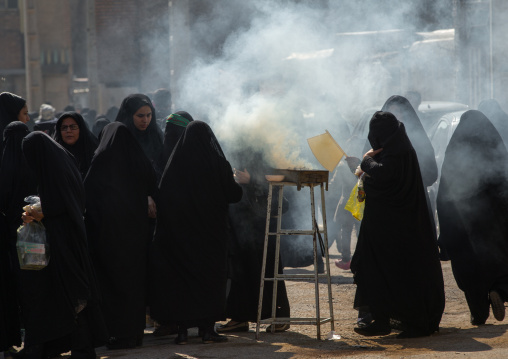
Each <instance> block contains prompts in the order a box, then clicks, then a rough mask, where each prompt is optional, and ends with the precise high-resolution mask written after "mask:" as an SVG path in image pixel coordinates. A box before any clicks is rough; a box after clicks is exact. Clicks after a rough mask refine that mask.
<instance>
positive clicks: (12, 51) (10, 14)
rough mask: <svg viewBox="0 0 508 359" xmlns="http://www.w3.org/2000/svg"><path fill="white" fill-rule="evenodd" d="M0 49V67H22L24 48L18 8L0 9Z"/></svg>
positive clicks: (23, 64) (23, 63)
mask: <svg viewBox="0 0 508 359" xmlns="http://www.w3.org/2000/svg"><path fill="white" fill-rule="evenodd" d="M0 49H2V50H1V53H2V54H1V55H0V69H22V68H24V66H25V62H24V53H25V52H24V51H25V50H24V42H23V34H22V33H21V31H20V18H19V10H0Z"/></svg>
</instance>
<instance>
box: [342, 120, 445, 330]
mask: <svg viewBox="0 0 508 359" xmlns="http://www.w3.org/2000/svg"><path fill="white" fill-rule="evenodd" d="M369 140H370V142H371V145H372V147H373V148H380V147H382V148H383V151H381V152H380V153H379V154H378V155H376V156H375V157H374V158H371V157H368V156H366V157H365V158H364V160H363V161H362V164H361V168H362V170H363V171H365V172H366V173H367V175H368V177H367V176H366V177H365V180H364V188H365V193H366V200H365V211H364V216H363V220H362V223H361V227H360V234H359V237H358V243H357V245H356V251H355V253H354V255H353V259H352V263H351V270H352V272H353V273H354V278H355V282H356V283H357V285H358V287H357V300H356V303H355V305H356V306H357V307H369V308H370V311H371V312H372V315H373V317H374V318H375V319H383V318H392V319H394V320H396V321H398V322H400V323H401V327H403V328H405V329H407V330H411V331H415V332H418V333H420V334H422V335H429V334H431V333H433V332H434V331H436V330H438V328H439V322H440V320H441V316H442V313H443V310H444V284H443V276H442V271H441V265H440V262H439V257H438V249H437V244H436V241H435V240H434V238H433V234H432V225H431V222H430V219H429V217H428V209H427V202H426V200H425V192H424V191H425V190H424V186H423V183H422V178H421V174H420V168H419V166H418V159H417V157H416V153H415V151H414V149H413V147H412V145H411V142H410V141H409V138H408V136H407V135H406V131H405V128H404V124H402V123H401V122H399V121H397V119H396V118H395V117H394V116H393V115H392V114H391V113H386V112H376V113H375V114H374V116H373V117H372V119H371V122H370V131H369Z"/></svg>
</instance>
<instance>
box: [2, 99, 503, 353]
mask: <svg viewBox="0 0 508 359" xmlns="http://www.w3.org/2000/svg"><path fill="white" fill-rule="evenodd" d="M155 103H157V101H155ZM481 106H483V107H484V109H482V111H483V112H484V113H485V114H487V116H488V117H487V116H485V115H484V114H483V113H482V112H480V111H473V110H471V111H467V112H466V113H464V115H462V118H461V121H460V124H459V125H458V126H457V130H456V131H455V133H454V134H453V136H452V138H451V140H450V144H449V146H448V149H447V152H446V157H445V161H444V163H443V168H442V175H441V179H440V181H441V182H440V183H441V185H440V190H439V194H438V199H437V207H438V214H439V224H440V229H441V234H440V237H439V241H437V240H436V239H437V235H436V229H435V228H436V226H435V223H434V220H433V216H432V214H431V213H430V209H429V208H430V206H429V199H428V195H427V191H426V187H427V186H429V185H431V184H432V183H434V182H435V181H436V179H437V176H438V170H437V166H436V161H435V158H434V150H433V148H432V145H431V144H430V141H429V139H428V137H427V135H426V133H425V131H424V129H423V126H422V124H421V122H420V120H419V118H418V115H417V113H416V112H415V111H414V109H413V108H412V106H411V105H410V104H409V102H408V101H407V100H406V99H405V98H403V97H401V96H393V97H391V98H390V99H388V101H387V102H386V104H385V106H384V107H383V109H382V111H379V112H376V113H375V114H374V116H373V117H372V119H371V121H370V127H369V129H370V130H369V137H368V144H366V149H365V151H366V153H365V155H364V156H363V159H362V160H361V161H360V160H357V161H355V159H354V158H351V157H350V158H348V159H347V163H348V164H349V165H350V167H351V168H352V170H353V171H354V170H356V174H357V175H360V174H363V176H362V178H363V179H364V187H365V192H366V197H367V200H366V205H365V212H364V218H363V220H362V222H361V226H360V230H359V237H358V243H357V247H356V250H355V253H354V256H353V258H352V261H351V270H352V272H353V273H354V278H355V282H356V284H357V293H356V297H355V303H354V305H355V307H356V308H357V309H358V310H359V313H360V314H361V315H360V316H359V324H358V327H357V328H356V329H355V330H356V331H357V332H358V333H359V334H362V335H386V334H389V333H390V332H391V331H392V329H394V328H395V329H398V330H401V331H402V332H401V333H400V334H399V335H398V336H399V337H400V338H407V337H419V336H427V335H430V334H432V333H434V332H436V331H437V330H438V329H439V323H440V320H441V316H442V313H443V311H444V304H445V303H444V284H443V276H442V271H441V266H440V261H439V256H440V255H441V257H442V259H444V257H445V256H446V257H447V258H449V259H451V261H452V262H451V263H452V269H453V273H454V275H455V278H456V280H457V283H458V285H459V287H460V288H461V289H462V290H463V291H464V293H465V295H466V299H467V302H468V305H469V308H470V311H471V316H472V323H473V324H475V325H480V324H484V323H485V321H486V319H487V317H488V315H489V307H490V305H492V308H493V312H494V316H495V317H496V319H498V320H502V319H503V317H504V301H505V300H506V299H507V298H508V297H507V296H508V273H506V263H507V261H506V259H508V237H507V235H508V223H507V221H508V216H507V215H508V213H506V211H508V198H507V191H506V189H505V188H504V187H506V186H505V184H506V176H507V175H506V169H507V168H508V166H507V165H506V163H505V161H507V158H508V157H507V153H506V147H505V145H504V143H503V140H502V138H503V136H504V135H506V134H505V133H504V132H502V131H504V130H503V129H501V125H499V124H501V123H502V124H503V125H505V124H504V122H506V118H504V117H502V116H501V115H500V114H499V110H500V109H499V108H496V107H495V106H493V104H492V102H486V103H483V104H482V105H481ZM491 110H492V111H491ZM0 111H1V113H0V120H1V123H0V130H1V131H2V133H3V145H2V150H1V151H2V153H1V168H0V196H1V197H0V211H1V212H2V216H0V220H1V222H0V229H1V231H2V233H1V238H2V240H1V241H0V245H1V248H0V256H1V258H0V285H1V287H2V292H1V293H0V344H1V348H0V349H2V350H8V349H10V348H11V347H13V346H20V344H21V337H20V328H21V327H22V328H24V330H25V337H24V349H23V351H22V357H23V358H48V357H51V356H53V355H55V354H59V353H63V352H67V351H69V350H71V351H72V357H73V358H95V349H94V348H96V347H98V346H101V345H104V344H105V345H107V346H108V348H110V349H115V348H133V347H136V346H140V345H142V342H143V332H144V328H145V314H146V308H147V306H148V307H149V310H150V315H151V317H152V318H154V319H155V320H157V322H159V323H160V324H161V327H159V329H158V332H159V334H160V335H165V334H177V336H176V338H175V342H176V343H177V344H185V343H187V341H188V340H189V339H188V335H187V329H188V328H191V327H198V328H199V335H200V336H201V338H202V341H203V342H205V343H213V342H222V341H226V340H227V338H226V337H225V336H223V335H220V334H218V333H217V332H216V329H215V322H217V321H222V320H225V319H226V318H230V319H231V320H230V321H229V322H228V323H227V324H225V325H222V326H220V327H219V328H218V330H219V331H221V332H232V331H248V330H249V322H252V321H255V320H256V314H257V299H258V293H259V280H260V278H259V276H260V266H261V256H260V255H257V254H260V253H262V238H263V237H264V223H265V218H264V216H265V215H266V188H265V187H266V182H265V181H264V178H263V175H264V174H265V172H266V171H267V170H269V167H268V166H267V164H266V163H265V162H264V161H263V159H262V155H261V154H259V153H255V151H252V150H251V149H249V148H246V147H245V146H244V151H240V152H238V153H232V154H231V158H233V160H234V161H236V164H237V165H238V168H242V169H243V171H241V170H238V171H235V173H234V172H233V170H232V167H231V165H230V163H229V162H228V160H227V159H226V156H225V155H224V151H223V150H222V148H221V146H220V144H219V142H218V141H217V139H216V137H215V135H214V133H213V131H212V129H211V128H210V126H209V125H207V124H206V123H204V122H201V121H194V119H193V118H192V117H191V116H190V114H188V113H187V112H184V111H180V112H176V113H173V114H171V115H169V116H167V117H165V127H164V133H163V132H162V130H161V127H160V126H159V125H158V122H157V120H156V116H157V111H156V109H155V107H154V101H152V100H151V99H150V98H149V97H148V96H146V95H142V94H134V95H130V96H128V97H126V98H125V99H124V101H123V102H122V104H121V106H120V108H119V110H118V114H117V115H116V118H115V121H113V122H111V123H108V122H106V120H103V119H98V120H103V121H101V122H102V123H103V124H104V125H105V126H103V127H102V128H101V129H100V132H98V136H95V135H94V134H93V133H92V132H91V131H90V130H89V125H88V124H87V122H86V121H85V119H84V118H83V116H82V115H81V114H79V113H78V112H75V111H70V112H64V113H62V114H61V115H60V116H59V117H58V119H57V121H56V122H55V125H54V134H53V137H50V136H48V135H47V134H46V133H43V132H40V131H34V132H30V130H29V128H28V127H27V125H26V123H28V121H29V117H28V110H27V105H26V102H25V101H24V100H23V99H22V98H21V97H19V96H16V95H13V94H9V93H2V94H0ZM489 111H491V112H489ZM489 119H490V121H489ZM496 121H497V122H498V123H499V124H496ZM493 123H494V124H493ZM97 125H98V126H99V125H100V124H99V121H97ZM495 126H498V127H499V128H498V129H497V130H496V127H495ZM498 131H499V132H498ZM500 133H501V135H500ZM367 150H368V151H367ZM464 157H466V159H467V160H466V161H464ZM358 165H359V169H357V168H356V167H357V166H358ZM351 176H353V174H351ZM34 194H36V195H38V196H39V197H40V200H41V206H42V212H38V211H27V212H25V213H23V216H22V212H23V210H22V207H23V206H24V204H25V203H24V201H23V200H24V198H25V197H26V196H29V195H34ZM33 220H37V221H41V222H42V223H43V224H44V226H45V228H46V234H47V237H48V242H49V244H50V248H51V260H50V262H49V264H48V266H47V267H46V268H44V269H42V270H39V271H28V270H20V268H19V263H18V261H17V255H16V230H17V228H18V227H19V226H20V225H22V223H23V222H27V223H29V222H31V221H33ZM438 243H439V247H440V250H441V253H440V250H439V249H438ZM345 252H347V253H345V255H346V256H349V253H348V252H349V251H348V250H346V251H345ZM253 253H254V255H252V254H253ZM269 260H270V258H269ZM271 260H274V259H273V258H272V259H271ZM279 263H282V262H279ZM281 266H282V264H281ZM267 268H273V263H272V264H271V265H270V264H268V265H267ZM281 270H282V267H281V268H279V271H281ZM270 275H271V274H270V273H267V276H270ZM228 277H229V279H230V280H231V285H230V289H229V291H227V290H226V283H227V279H228ZM277 291H278V295H277V301H278V302H277V304H276V308H277V316H278V317H289V316H290V309H289V302H288V299H287V294H286V289H285V285H284V282H280V283H279V286H278V288H277ZM227 292H229V296H227V295H226V293H227ZM264 298H266V301H269V300H270V298H271V295H269V294H266V295H265V296H264ZM269 308H271V304H270V303H263V310H266V311H267V313H264V314H263V316H262V317H268V316H270V314H269V313H268V311H269ZM366 317H371V318H372V319H373V321H370V320H369V321H367V320H362V319H363V318H366ZM288 327H289V326H288V325H281V326H277V327H276V331H284V330H287V329H288ZM5 355H10V356H11V357H14V356H20V355H21V354H19V353H15V352H14V351H12V350H11V351H9V352H6V354H5Z"/></svg>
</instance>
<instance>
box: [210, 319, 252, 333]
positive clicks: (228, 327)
mask: <svg viewBox="0 0 508 359" xmlns="http://www.w3.org/2000/svg"><path fill="white" fill-rule="evenodd" d="M248 331H249V322H237V321H235V320H230V321H229V322H227V323H226V324H221V325H219V326H218V327H217V332H219V333H227V332H248Z"/></svg>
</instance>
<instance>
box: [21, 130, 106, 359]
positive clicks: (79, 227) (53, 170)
mask: <svg viewBox="0 0 508 359" xmlns="http://www.w3.org/2000/svg"><path fill="white" fill-rule="evenodd" d="M22 148H23V154H24V156H25V158H26V161H27V163H28V166H29V167H30V168H31V170H32V171H33V173H34V176H35V178H36V180H37V184H38V194H39V197H40V200H41V206H42V213H41V212H32V211H30V212H29V213H26V212H25V213H24V214H23V217H24V221H25V222H29V221H32V220H34V219H36V220H41V218H42V223H43V224H44V226H45V228H46V236H47V241H48V242H49V246H50V253H51V257H50V260H49V264H48V266H47V267H46V268H44V269H41V270H38V271H28V270H22V271H21V272H22V273H21V284H20V287H21V308H22V313H23V324H24V326H25V349H24V356H23V358H44V355H45V353H48V351H49V350H50V349H49V348H50V347H53V350H54V352H56V353H61V352H65V351H67V350H69V349H71V350H72V357H73V358H87V359H88V358H90V359H91V358H95V350H94V347H97V346H100V345H103V344H104V342H105V340H104V339H105V328H104V325H103V324H104V322H103V319H102V314H101V313H100V309H99V306H98V302H99V292H98V289H97V286H96V278H95V273H94V270H93V267H92V263H91V260H90V257H89V252H88V245H87V238H86V231H85V223H84V221H83V213H84V209H85V190H84V188H83V182H82V179H81V175H80V173H79V170H78V168H77V166H76V162H75V160H74V158H73V157H72V156H71V155H70V154H69V153H68V152H67V151H66V150H65V149H64V148H63V147H62V146H60V145H59V144H57V143H56V142H55V141H54V140H53V139H51V138H50V137H49V136H48V135H46V134H45V133H42V132H33V133H31V134H29V135H28V136H26V137H25V138H24V139H23V142H22ZM57 342H58V344H57ZM56 347H57V348H56Z"/></svg>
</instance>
